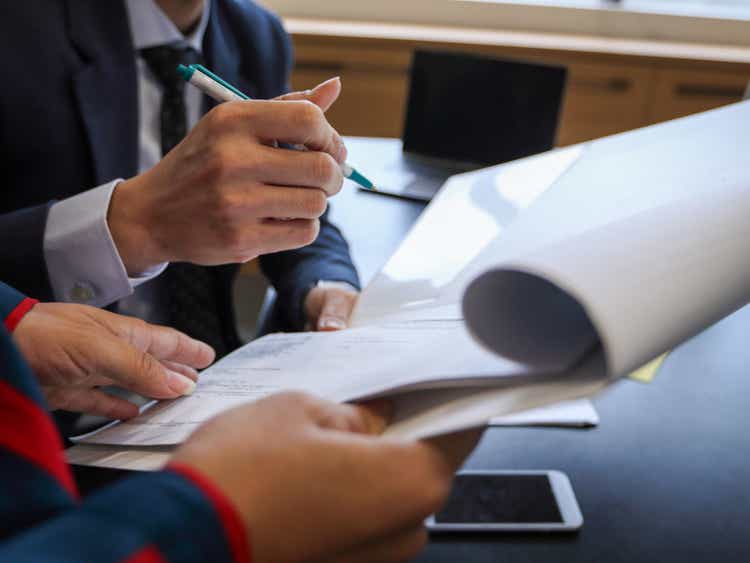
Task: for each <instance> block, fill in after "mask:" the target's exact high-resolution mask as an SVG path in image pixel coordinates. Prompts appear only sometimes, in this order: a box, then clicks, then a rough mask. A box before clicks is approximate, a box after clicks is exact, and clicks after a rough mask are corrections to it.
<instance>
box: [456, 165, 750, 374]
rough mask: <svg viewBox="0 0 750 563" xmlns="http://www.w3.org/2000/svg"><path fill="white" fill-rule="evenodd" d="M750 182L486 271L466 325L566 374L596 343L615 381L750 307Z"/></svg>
mask: <svg viewBox="0 0 750 563" xmlns="http://www.w3.org/2000/svg"><path fill="white" fill-rule="evenodd" d="M747 177H748V180H747V185H746V186H745V187H741V186H740V187H737V186H735V185H732V186H731V187H729V188H724V189H722V187H723V186H722V182H721V181H720V180H721V179H717V186H716V188H717V189H716V190H715V191H710V192H709V191H703V192H700V193H698V194H694V195H692V196H685V197H684V198H681V199H679V200H676V201H673V202H672V203H670V204H665V205H661V206H658V207H656V208H653V209H650V210H647V211H643V212H641V213H637V214H635V215H633V216H631V217H628V218H625V219H621V220H619V221H616V222H614V223H611V224H609V225H606V226H603V227H599V228H596V229H593V230H590V231H586V232H584V233H582V234H579V235H576V236H573V237H570V238H568V239H566V240H564V241H561V242H558V243H556V244H553V245H549V246H546V247H544V248H541V249H539V250H536V251H535V252H532V253H530V254H529V255H528V256H524V257H520V258H516V259H514V260H512V261H509V262H508V263H506V264H504V265H502V266H501V267H498V268H496V269H492V270H490V271H487V272H485V273H484V274H482V275H481V276H479V277H478V278H477V279H476V280H474V281H473V282H472V283H471V284H470V285H469V287H468V288H467V291H466V293H465V296H464V300H463V311H464V317H465V319H466V324H467V327H468V329H469V330H470V332H471V333H472V334H473V335H474V336H475V337H476V338H477V339H478V340H479V341H480V342H482V343H483V344H484V345H485V346H487V347H488V348H489V349H491V350H493V351H494V352H495V353H497V354H499V355H500V356H503V357H505V358H508V359H512V360H514V361H517V362H521V363H525V364H528V365H534V366H545V367H547V368H550V367H555V366H556V367H558V368H560V369H565V368H567V367H569V366H571V365H573V364H574V363H576V362H577V361H579V360H581V359H582V358H583V357H584V356H585V355H586V353H587V352H588V351H590V350H591V349H592V348H593V347H595V346H597V345H599V344H601V346H602V349H603V352H604V355H605V359H606V366H607V373H608V375H610V376H620V375H623V374H625V373H627V372H629V371H630V370H632V369H635V368H637V367H638V366H640V365H642V364H643V363H645V362H646V361H648V360H650V359H652V358H654V357H656V356H658V355H659V354H661V353H663V352H664V351H666V350H668V349H670V348H671V347H673V346H675V345H677V344H679V343H681V342H682V341H683V340H685V339H687V338H689V337H690V336H692V335H694V334H696V333H698V332H699V331H701V330H703V329H704V328H706V327H708V326H709V325H711V324H713V323H714V322H716V321H718V320H719V319H721V318H722V317H724V316H726V315H728V314H729V313H731V312H733V311H735V310H736V309H738V308H740V307H742V306H743V305H745V304H746V303H747V302H748V301H750V246H749V244H750V243H749V241H750V171H748V174H747ZM724 183H725V184H726V182H724Z"/></svg>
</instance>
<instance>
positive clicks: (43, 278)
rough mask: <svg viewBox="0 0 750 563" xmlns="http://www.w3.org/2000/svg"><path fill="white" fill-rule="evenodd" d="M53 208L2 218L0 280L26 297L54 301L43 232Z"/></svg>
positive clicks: (21, 211) (37, 208) (22, 212)
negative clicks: (45, 256) (30, 296)
mask: <svg viewBox="0 0 750 563" xmlns="http://www.w3.org/2000/svg"><path fill="white" fill-rule="evenodd" d="M50 206H51V205H39V206H36V207H29V208H25V209H20V210H18V211H14V212H12V213H5V214H2V215H0V241H2V243H3V251H2V252H1V253H0V279H1V280H3V281H5V282H6V283H8V284H10V285H12V286H13V287H17V288H18V289H19V290H21V291H23V292H24V293H26V294H27V295H33V296H35V297H37V298H38V299H41V300H43V301H49V300H52V287H51V286H50V281H49V276H48V275H47V265H46V262H45V260H44V231H45V228H46V224H47V214H48V213H49V208H50Z"/></svg>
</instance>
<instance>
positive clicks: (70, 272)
mask: <svg viewBox="0 0 750 563" xmlns="http://www.w3.org/2000/svg"><path fill="white" fill-rule="evenodd" d="M121 181H122V180H115V181H113V182H110V183H108V184H104V185H103V186H99V187H98V188H94V189H93V190H88V191H86V192H83V193H81V194H78V195H76V196H73V197H70V198H67V199H64V200H62V201H60V202H58V203H55V204H54V205H53V206H52V208H51V209H50V211H49V216H48V217H47V224H46V228H45V231H44V260H45V262H46V264H47V271H48V273H49V279H50V285H51V286H52V291H53V295H54V297H55V300H56V301H72V302H76V303H85V304H87V305H94V306H97V307H102V306H104V305H108V304H110V303H113V302H114V301H117V300H119V299H122V298H123V297H127V296H128V295H130V294H132V293H133V289H134V288H135V287H137V286H138V285H140V284H142V283H143V282H146V281H148V280H150V279H152V278H154V277H156V276H158V275H159V274H161V273H162V272H163V271H164V269H165V268H166V267H167V264H161V265H159V266H157V267H155V268H152V269H150V270H148V271H146V272H143V274H141V275H140V276H138V277H134V278H130V277H128V273H127V271H126V270H125V265H124V264H123V263H122V260H121V258H120V254H119V253H118V252H117V247H116V246H115V242H114V240H113V239H112V233H111V232H110V230H109V226H108V225H107V211H108V209H109V202H110V199H111V198H112V193H113V192H114V190H115V188H116V187H117V185H118V184H119V183H120V182H121Z"/></svg>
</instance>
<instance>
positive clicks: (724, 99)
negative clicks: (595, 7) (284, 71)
mask: <svg viewBox="0 0 750 563" xmlns="http://www.w3.org/2000/svg"><path fill="white" fill-rule="evenodd" d="M342 25H343V24H342ZM343 29H345V27H344V28H343ZM368 29H369V28H368ZM419 33H421V35H420V36H419V38H418V39H409V33H408V32H405V33H403V34H402V35H401V36H398V37H396V36H385V35H383V36H380V37H373V36H370V37H362V36H357V35H356V34H355V33H353V32H352V33H349V34H346V33H343V34H342V35H338V36H337V35H331V34H330V33H327V34H316V33H314V32H310V31H309V29H308V30H307V31H306V32H304V33H294V30H292V36H293V38H294V41H295V48H296V56H297V59H296V61H297V62H296V68H295V71H294V74H293V77H292V82H293V86H294V87H295V88H297V89H305V88H310V87H312V86H314V85H315V84H318V83H319V82H322V81H323V80H326V79H327V78H330V77H332V76H336V75H339V76H341V78H342V82H343V86H344V90H343V94H342V97H341V99H340V100H339V101H338V102H337V103H336V105H335V106H334V107H333V108H332V109H331V111H330V113H329V118H330V120H331V122H332V123H333V125H334V126H335V127H336V128H337V129H338V130H339V131H340V132H341V133H343V134H345V135H361V136H373V137H400V136H401V133H402V129H403V122H404V110H405V107H406V98H407V95H408V82H409V79H408V74H409V64H410V61H411V55H412V52H413V50H414V49H415V48H432V49H443V50H447V49H450V50H461V51H468V52H477V53H484V54H490V55H496V56H505V57H511V58H515V59H522V60H523V59H526V60H533V61H540V62H547V63H554V64H561V65H564V66H566V67H567V68H568V70H569V75H568V76H569V79H568V88H567V92H566V96H565V101H564V105H563V111H562V116H561V122H560V128H559V130H558V144H559V145H567V144H571V143H577V142H581V141H586V140H589V139H595V138H598V137H602V136H605V135H611V134H614V133H619V132H622V131H627V130H630V129H635V128H638V127H643V126H645V125H649V124H651V123H657V122H659V121H664V120H666V119H672V118H675V117H680V116H683V115H688V114H690V113H695V112H698V111H703V110H706V109H710V108H713V107H717V106H721V105H724V104H727V103H732V102H735V101H738V100H739V99H741V97H742V94H743V92H744V90H745V86H746V85H747V83H748V82H750V49H748V53H747V56H746V57H745V55H742V57H745V58H742V57H740V59H741V60H739V61H738V56H737V52H736V50H735V51H733V52H732V53H731V55H732V57H733V60H730V61H710V60H705V58H701V57H700V55H701V53H702V51H701V50H700V49H699V48H698V47H696V48H694V49H693V51H691V53H692V54H691V53H688V54H687V55H686V54H685V53H684V52H683V53H681V54H680V56H679V57H677V56H675V57H674V58H670V57H669V56H668V54H665V49H664V46H663V45H656V46H654V47H653V48H651V49H652V50H651V51H649V47H648V46H646V47H644V48H641V49H636V48H634V47H632V46H630V47H628V49H630V50H629V51H628V50H627V49H626V50H625V51H622V49H621V52H617V49H614V48H613V49H614V50H613V51H612V52H609V51H608V50H607V49H606V48H604V47H606V45H604V47H603V46H602V45H603V43H602V42H598V43H595V44H592V43H590V42H589V43H586V42H582V43H581V45H580V48H576V46H575V42H569V43H568V44H566V45H564V46H558V47H557V48H556V45H558V43H557V42H551V41H550V40H549V39H548V38H544V37H542V38H541V39H538V40H536V39H534V38H533V37H532V38H530V39H528V40H527V41H526V43H527V44H522V43H521V42H519V41H517V40H516V39H514V37H515V36H513V37H511V39H513V41H514V42H513V43H512V42H511V41H508V42H506V43H505V44H504V43H503V41H501V40H498V42H497V44H492V42H490V41H487V39H486V37H485V38H484V39H483V40H482V41H481V42H480V41H478V40H477V41H476V43H472V39H474V38H475V37H474V36H473V35H472V34H471V33H467V34H466V37H465V38H463V37H462V38H461V40H460V41H456V38H455V37H453V36H451V40H450V41H447V40H441V39H440V38H438V39H434V40H432V39H426V38H425V35H426V33H425V32H424V31H423V30H422V31H419ZM392 35H393V34H392ZM411 35H412V36H416V35H418V33H417V32H415V33H413V34H411ZM534 41H536V43H534ZM511 43H512V44H511ZM605 43H606V42H605ZM621 43H622V42H620V44H621ZM620 44H618V45H615V47H617V48H621V45H620ZM683 51H684V49H683ZM712 52H717V51H716V49H714V51H712ZM654 53H655V54H654ZM691 56H695V59H691Z"/></svg>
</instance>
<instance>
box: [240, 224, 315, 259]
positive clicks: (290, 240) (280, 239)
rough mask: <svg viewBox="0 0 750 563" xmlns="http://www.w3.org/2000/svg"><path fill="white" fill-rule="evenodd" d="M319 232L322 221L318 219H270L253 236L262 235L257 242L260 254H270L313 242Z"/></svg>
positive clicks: (254, 237)
mask: <svg viewBox="0 0 750 563" xmlns="http://www.w3.org/2000/svg"><path fill="white" fill-rule="evenodd" d="M256 233H257V234H256ZM319 233H320V222H319V221H318V220H317V219H292V220H290V221H279V220H274V219H269V220H267V221H265V222H264V223H263V224H262V225H261V226H260V227H259V228H257V229H255V233H251V236H252V238H253V239H257V237H258V236H259V235H260V237H261V240H260V241H259V242H258V243H257V244H258V247H259V248H260V254H269V253H271V252H280V251H282V250H293V249H295V248H301V247H303V246H307V245H308V244H312V243H313V242H315V240H316V239H317V238H318V234H319Z"/></svg>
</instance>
